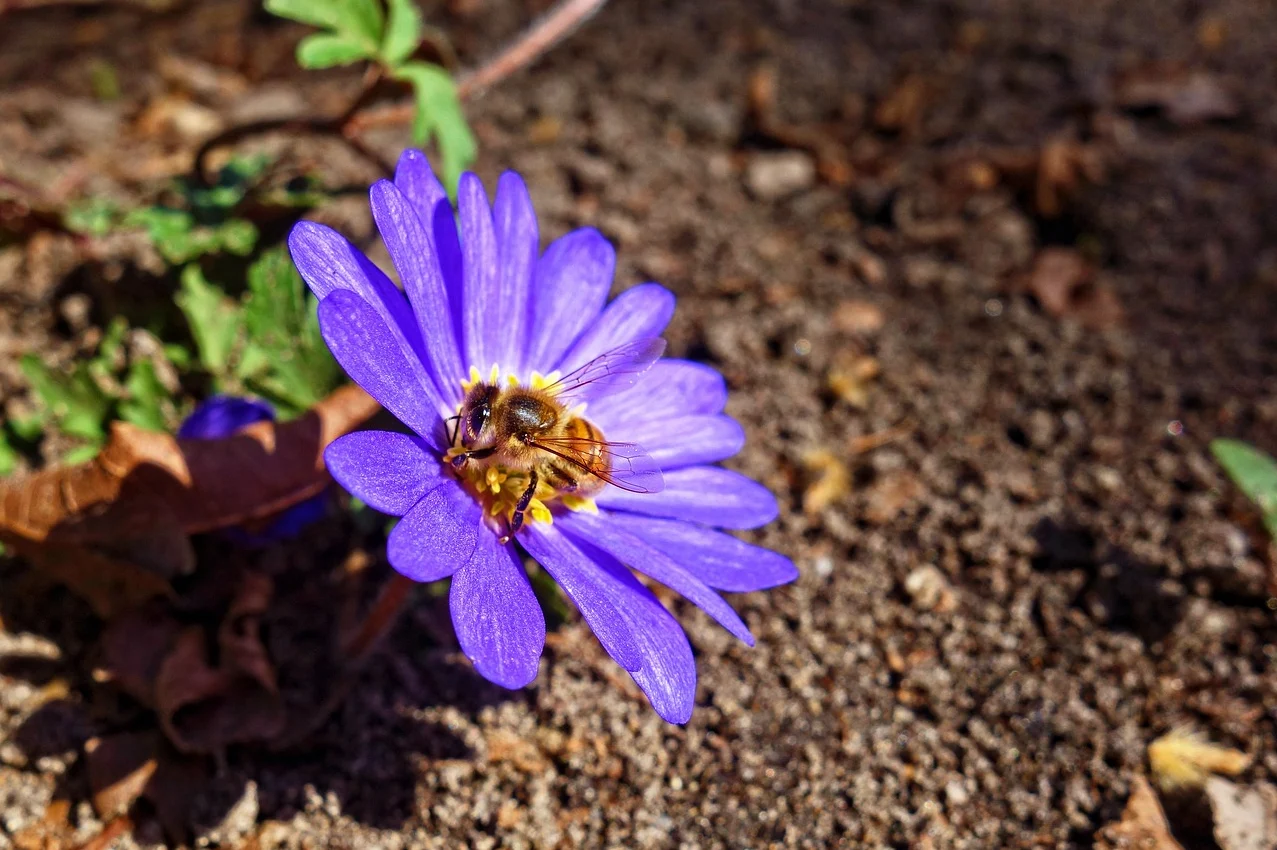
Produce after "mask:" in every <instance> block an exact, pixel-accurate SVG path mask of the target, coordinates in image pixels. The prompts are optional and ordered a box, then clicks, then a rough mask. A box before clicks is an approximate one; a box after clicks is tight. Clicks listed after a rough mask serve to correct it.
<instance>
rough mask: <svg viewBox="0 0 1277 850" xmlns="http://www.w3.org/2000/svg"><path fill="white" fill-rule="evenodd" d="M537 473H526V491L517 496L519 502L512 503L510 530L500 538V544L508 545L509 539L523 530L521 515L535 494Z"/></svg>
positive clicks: (534, 471) (533, 471)
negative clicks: (512, 511)
mask: <svg viewBox="0 0 1277 850" xmlns="http://www.w3.org/2000/svg"><path fill="white" fill-rule="evenodd" d="M537 483H538V481H537V471H536V470H535V469H534V470H532V471H531V472H529V473H528V489H526V490H524V491H523V493H522V495H520V496H519V501H517V502H515V503H514V513H513V514H511V516H510V530H509V532H507V533H506V535H505V536H504V537H502V538H501V542H502V543H509V542H510V538H512V537H514V535H515V533H516V532H517V531H518V530H519V529H520V528H523V514H524V512H525V511H526V510H527V509H528V505H530V504H532V497H533V496H535V495H536V492H537Z"/></svg>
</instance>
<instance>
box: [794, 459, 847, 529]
mask: <svg viewBox="0 0 1277 850" xmlns="http://www.w3.org/2000/svg"><path fill="white" fill-rule="evenodd" d="M803 467H804V468H805V469H806V470H807V472H808V473H809V474H810V475H811V483H810V484H809V485H808V486H807V489H806V490H805V491H803V512H804V513H808V514H818V513H820V512H821V511H823V510H824V509H825V508H827V507H829V506H830V505H832V504H834V503H835V502H837V501H839V500H840V499H843V498H844V497H846V495H847V494H848V493H850V492H851V473H850V472H849V471H848V470H847V464H846V463H844V462H843V461H842V460H841V459H840V458H839V457H838V456H837V455H835V454H834V453H833V452H830V451H827V450H821V451H815V452H812V453H811V454H809V455H807V456H806V457H805V458H803Z"/></svg>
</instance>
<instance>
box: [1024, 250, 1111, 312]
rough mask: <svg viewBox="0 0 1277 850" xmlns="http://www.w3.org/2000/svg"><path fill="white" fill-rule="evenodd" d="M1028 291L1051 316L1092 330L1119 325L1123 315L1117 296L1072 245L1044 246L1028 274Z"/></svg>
mask: <svg viewBox="0 0 1277 850" xmlns="http://www.w3.org/2000/svg"><path fill="white" fill-rule="evenodd" d="M1028 287H1029V291H1030V292H1032V293H1033V295H1034V296H1035V297H1036V298H1037V299H1038V301H1039V302H1041V304H1042V307H1043V308H1044V309H1045V310H1046V311H1047V312H1048V313H1050V314H1051V315H1052V316H1056V317H1058V318H1062V319H1074V320H1076V321H1078V322H1080V323H1081V324H1083V325H1085V326H1086V327H1089V328H1093V329H1096V330H1103V329H1106V328H1111V327H1115V326H1117V325H1120V324H1121V323H1122V322H1123V321H1124V319H1125V315H1124V313H1123V310H1122V305H1121V303H1119V302H1118V300H1117V296H1116V295H1115V294H1113V291H1112V290H1111V289H1109V287H1108V286H1107V285H1106V284H1105V283H1104V282H1103V281H1101V280H1099V279H1097V276H1096V273H1095V269H1094V268H1093V267H1092V266H1091V264H1090V263H1088V262H1087V261H1086V259H1085V258H1084V257H1083V256H1082V255H1081V254H1080V253H1078V252H1077V251H1075V250H1073V249H1072V248H1058V247H1051V248H1044V249H1042V251H1040V252H1039V253H1038V256H1037V259H1036V260H1035V262H1034V264H1033V270H1032V271H1031V272H1030V273H1029V279H1028Z"/></svg>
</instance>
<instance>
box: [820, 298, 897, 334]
mask: <svg viewBox="0 0 1277 850" xmlns="http://www.w3.org/2000/svg"><path fill="white" fill-rule="evenodd" d="M833 322H834V327H835V328H837V329H838V330H840V331H842V332H844V333H852V334H873V333H877V332H878V331H880V330H882V326H883V325H884V324H886V322H887V319H886V317H885V316H884V315H883V313H882V310H881V308H879V307H878V306H877V305H875V304H870V303H869V302H868V301H843V302H842V303H841V304H839V305H838V306H837V307H836V308H835V309H834V315H833Z"/></svg>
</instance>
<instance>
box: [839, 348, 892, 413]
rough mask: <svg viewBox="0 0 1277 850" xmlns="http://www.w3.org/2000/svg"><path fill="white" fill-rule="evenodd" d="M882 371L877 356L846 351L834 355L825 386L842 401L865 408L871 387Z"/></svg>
mask: <svg viewBox="0 0 1277 850" xmlns="http://www.w3.org/2000/svg"><path fill="white" fill-rule="evenodd" d="M881 372H882V365H881V364H880V363H879V362H878V360H877V359H876V358H874V357H870V356H868V355H864V354H856V353H851V352H845V351H844V352H840V353H839V354H837V355H836V356H835V357H834V363H833V365H832V366H831V368H830V370H829V374H828V375H827V376H826V377H825V386H826V387H827V388H828V390H829V391H830V392H831V393H833V395H834V397H835V398H837V399H839V400H840V401H845V402H847V404H850V405H851V406H852V407H855V408H864V407H865V406H866V405H867V404H868V403H869V387H870V385H871V384H872V383H873V382H874V380H875V379H876V378H877V377H878V375H879V374H881Z"/></svg>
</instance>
